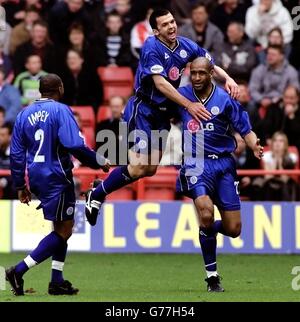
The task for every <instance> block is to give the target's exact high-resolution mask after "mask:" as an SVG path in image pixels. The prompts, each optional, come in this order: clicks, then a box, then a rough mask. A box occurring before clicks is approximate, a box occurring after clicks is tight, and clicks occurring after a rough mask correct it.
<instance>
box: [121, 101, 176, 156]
mask: <svg viewBox="0 0 300 322" xmlns="http://www.w3.org/2000/svg"><path fill="white" fill-rule="evenodd" d="M171 108H172V107H168V105H167V103H166V104H165V105H161V106H150V104H148V103H145V102H144V101H142V100H141V99H140V98H138V97H136V96H133V97H131V98H130V99H129V100H128V102H127V105H126V107H125V110H124V114H123V120H124V121H125V122H127V125H128V134H129V144H128V146H129V148H130V149H132V150H133V151H134V152H136V153H142V154H151V151H152V150H160V151H164V149H165V146H166V139H167V135H168V133H169V131H170V128H171V125H170V118H171V117H172V116H171V114H170V109H171ZM162 130H165V131H164V133H165V134H167V135H163V134H162V132H160V131H162ZM159 133H160V134H162V137H163V138H164V139H162V138H161V137H160V135H159Z"/></svg>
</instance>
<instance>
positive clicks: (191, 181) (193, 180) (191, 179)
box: [190, 176, 198, 184]
mask: <svg viewBox="0 0 300 322" xmlns="http://www.w3.org/2000/svg"><path fill="white" fill-rule="evenodd" d="M197 181H198V178H197V177H196V176H192V177H191V178H190V183H191V184H195V183H197Z"/></svg>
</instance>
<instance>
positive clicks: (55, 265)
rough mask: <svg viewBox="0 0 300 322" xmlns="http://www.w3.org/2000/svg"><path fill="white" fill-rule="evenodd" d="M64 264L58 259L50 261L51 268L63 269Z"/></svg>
mask: <svg viewBox="0 0 300 322" xmlns="http://www.w3.org/2000/svg"><path fill="white" fill-rule="evenodd" d="M64 265H65V263H64V262H59V261H54V260H53V261H52V267H51V268H52V269H56V270H57V271H61V272H62V271H63V269H64Z"/></svg>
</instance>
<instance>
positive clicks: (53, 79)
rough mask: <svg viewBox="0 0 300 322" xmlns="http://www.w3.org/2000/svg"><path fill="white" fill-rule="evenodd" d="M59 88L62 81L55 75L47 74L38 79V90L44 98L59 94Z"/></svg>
mask: <svg viewBox="0 0 300 322" xmlns="http://www.w3.org/2000/svg"><path fill="white" fill-rule="evenodd" d="M60 86H62V80H61V78H60V77H59V76H58V75H56V74H48V75H44V76H42V77H41V78H40V88H39V90H40V93H41V94H42V95H44V96H46V95H53V94H57V93H59V87H60Z"/></svg>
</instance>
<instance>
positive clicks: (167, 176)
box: [137, 167, 177, 200]
mask: <svg viewBox="0 0 300 322" xmlns="http://www.w3.org/2000/svg"><path fill="white" fill-rule="evenodd" d="M176 178H177V170H176V169H175V168H174V167H159V168H158V170H157V173H156V175H154V176H152V177H146V178H143V179H140V180H139V181H138V184H139V186H138V189H137V199H139V200H175V185H176Z"/></svg>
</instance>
